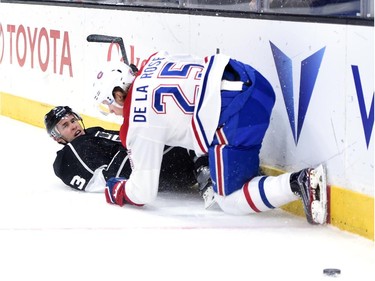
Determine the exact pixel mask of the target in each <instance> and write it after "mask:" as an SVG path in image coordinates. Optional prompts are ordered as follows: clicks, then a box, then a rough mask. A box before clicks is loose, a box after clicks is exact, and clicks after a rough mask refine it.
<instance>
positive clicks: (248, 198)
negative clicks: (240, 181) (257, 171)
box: [242, 182, 261, 213]
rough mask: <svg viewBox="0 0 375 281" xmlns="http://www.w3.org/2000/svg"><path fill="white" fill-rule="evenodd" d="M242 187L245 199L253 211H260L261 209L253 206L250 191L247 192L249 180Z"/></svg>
mask: <svg viewBox="0 0 375 281" xmlns="http://www.w3.org/2000/svg"><path fill="white" fill-rule="evenodd" d="M242 189H243V192H244V194H245V198H246V201H247V203H248V204H249V206H250V208H251V209H253V211H254V212H256V213H260V212H261V211H260V210H259V209H258V208H257V207H256V206H255V204H254V202H253V200H252V199H251V196H250V192H249V182H247V183H245V184H244V186H243V188H242Z"/></svg>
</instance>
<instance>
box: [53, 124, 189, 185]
mask: <svg viewBox="0 0 375 281" xmlns="http://www.w3.org/2000/svg"><path fill="white" fill-rule="evenodd" d="M53 169H54V172H55V174H56V176H57V177H59V178H60V179H61V180H62V181H63V182H64V183H65V184H66V185H68V186H70V187H71V188H74V189H77V190H82V191H87V192H103V190H104V188H105V183H106V181H107V180H108V179H109V178H111V177H126V178H128V177H129V175H130V173H131V167H130V163H129V160H128V155H127V151H126V149H125V148H124V147H123V146H122V144H121V142H120V139H119V132H118V131H112V130H105V129H103V128H101V127H92V128H88V129H86V134H85V135H82V136H79V137H77V138H76V139H74V140H73V141H72V142H70V143H68V144H67V145H65V146H64V148H63V149H61V150H60V151H58V152H57V156H56V159H55V161H54V163H53ZM193 169H194V164H193V161H192V159H191V157H190V156H189V153H188V151H187V150H186V149H183V148H178V147H174V148H172V147H166V148H165V153H164V157H163V161H162V169H161V172H160V188H161V189H180V188H185V187H189V186H192V185H193V184H194V183H195V177H194V172H193Z"/></svg>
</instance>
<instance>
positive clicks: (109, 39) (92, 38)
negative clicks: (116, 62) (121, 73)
mask: <svg viewBox="0 0 375 281" xmlns="http://www.w3.org/2000/svg"><path fill="white" fill-rule="evenodd" d="M86 40H87V42H98V43H117V44H119V46H120V50H121V54H122V59H123V61H124V63H125V64H126V65H129V61H128V56H127V55H126V50H125V45H124V41H123V40H122V38H121V37H115V36H109V35H102V34H90V35H89V36H87V38H86Z"/></svg>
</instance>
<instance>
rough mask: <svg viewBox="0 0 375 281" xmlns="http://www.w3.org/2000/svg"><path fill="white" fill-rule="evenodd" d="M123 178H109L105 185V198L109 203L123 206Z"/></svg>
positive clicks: (124, 181) (124, 180)
mask: <svg viewBox="0 0 375 281" xmlns="http://www.w3.org/2000/svg"><path fill="white" fill-rule="evenodd" d="M125 183H126V179H125V178H110V179H109V180H108V181H107V185H106V187H105V190H104V193H105V199H106V200H107V203H109V204H116V205H119V206H121V207H122V206H124V205H125V203H126V201H125Z"/></svg>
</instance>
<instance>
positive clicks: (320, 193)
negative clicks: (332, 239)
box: [290, 165, 327, 224]
mask: <svg viewBox="0 0 375 281" xmlns="http://www.w3.org/2000/svg"><path fill="white" fill-rule="evenodd" d="M290 186H291V189H292V191H293V192H294V193H295V194H296V195H298V196H299V197H301V199H302V202H303V208H304V211H305V214H306V218H307V221H308V222H309V223H311V224H325V223H326V222H327V182H326V172H325V169H324V167H323V165H319V166H318V167H316V168H308V169H304V170H301V171H300V172H297V173H293V174H292V175H291V176H290Z"/></svg>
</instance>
